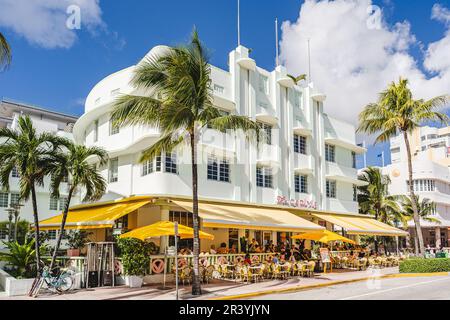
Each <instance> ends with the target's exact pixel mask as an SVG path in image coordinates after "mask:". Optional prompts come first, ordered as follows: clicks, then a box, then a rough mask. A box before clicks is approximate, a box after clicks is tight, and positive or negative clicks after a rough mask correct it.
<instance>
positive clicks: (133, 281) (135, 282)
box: [125, 276, 144, 288]
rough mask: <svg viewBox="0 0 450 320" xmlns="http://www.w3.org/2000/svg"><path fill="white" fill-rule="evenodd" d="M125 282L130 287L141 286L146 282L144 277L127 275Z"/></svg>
mask: <svg viewBox="0 0 450 320" xmlns="http://www.w3.org/2000/svg"><path fill="white" fill-rule="evenodd" d="M125 283H126V285H127V286H129V287H130V288H141V287H142V284H143V283H144V278H142V277H137V276H126V277H125Z"/></svg>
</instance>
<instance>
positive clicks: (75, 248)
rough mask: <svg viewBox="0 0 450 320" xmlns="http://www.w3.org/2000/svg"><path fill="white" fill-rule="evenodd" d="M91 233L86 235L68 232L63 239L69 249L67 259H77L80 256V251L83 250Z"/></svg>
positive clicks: (80, 232) (84, 233) (78, 232)
mask: <svg viewBox="0 0 450 320" xmlns="http://www.w3.org/2000/svg"><path fill="white" fill-rule="evenodd" d="M89 235H91V233H87V232H85V231H71V232H68V233H67V234H66V235H65V236H64V239H66V240H67V245H68V247H69V249H67V256H68V257H79V256H80V254H81V249H83V248H84V247H85V246H86V244H87V242H88V237H89Z"/></svg>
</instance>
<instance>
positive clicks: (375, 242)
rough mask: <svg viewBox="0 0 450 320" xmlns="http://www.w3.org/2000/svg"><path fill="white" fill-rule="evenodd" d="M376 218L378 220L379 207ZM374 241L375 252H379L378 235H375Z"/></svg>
mask: <svg viewBox="0 0 450 320" xmlns="http://www.w3.org/2000/svg"><path fill="white" fill-rule="evenodd" d="M375 220H378V209H377V211H376V213H375ZM373 241H374V244H375V253H377V254H378V249H379V247H378V237H377V236H374V237H373Z"/></svg>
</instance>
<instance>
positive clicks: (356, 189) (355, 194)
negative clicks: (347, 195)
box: [353, 185, 358, 202]
mask: <svg viewBox="0 0 450 320" xmlns="http://www.w3.org/2000/svg"><path fill="white" fill-rule="evenodd" d="M353 202H358V187H357V186H355V185H354V186H353Z"/></svg>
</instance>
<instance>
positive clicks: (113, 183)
mask: <svg viewBox="0 0 450 320" xmlns="http://www.w3.org/2000/svg"><path fill="white" fill-rule="evenodd" d="M163 49H164V47H156V48H154V49H153V50H151V51H150V52H149V54H148V55H149V56H151V55H154V54H157V53H158V52H159V51H160V50H163ZM229 65H230V70H229V71H225V70H221V69H219V68H216V67H212V81H213V85H212V86H213V88H214V102H215V104H216V105H217V107H218V108H220V109H221V110H222V111H223V112H224V113H231V114H239V115H246V116H248V117H250V118H252V119H254V120H256V121H259V122H260V123H261V124H263V126H264V128H265V129H266V130H267V132H268V133H269V134H270V136H269V137H268V139H267V140H268V141H266V143H265V144H264V146H262V147H261V148H260V150H259V151H258V150H257V147H256V146H255V145H251V144H248V143H246V142H245V140H244V139H242V138H240V137H238V138H237V139H236V137H235V136H234V135H233V134H228V135H227V134H222V133H218V132H215V131H212V130H205V131H204V132H203V134H202V139H201V142H200V143H201V147H200V151H201V155H203V157H202V156H200V158H202V159H201V160H203V161H202V163H201V166H200V168H199V179H200V195H201V196H202V197H205V198H212V199H224V200H236V201H244V202H252V203H259V204H270V205H273V204H276V203H277V198H278V197H279V196H282V197H285V198H286V199H288V200H290V199H295V200H303V201H304V202H302V203H301V205H302V206H306V207H314V208H318V209H322V210H329V211H337V212H358V205H357V202H356V200H355V197H354V186H355V185H358V184H359V183H360V182H358V180H357V170H356V160H355V159H356V156H357V155H358V154H362V153H364V152H365V150H364V149H363V148H360V147H358V146H356V145H355V128H354V127H353V126H352V125H350V124H348V123H344V122H342V121H339V120H337V119H333V118H331V117H329V116H327V115H326V114H325V113H324V112H323V109H324V104H325V103H326V96H325V95H324V94H322V93H320V92H319V91H317V90H316V89H315V88H314V87H313V85H310V86H306V87H301V86H296V85H295V84H294V82H293V81H292V80H291V79H290V78H288V77H287V71H286V70H285V68H283V67H278V68H277V69H276V70H274V71H272V72H268V71H266V70H263V69H261V68H259V67H257V66H256V63H255V61H254V60H252V59H251V58H250V57H249V52H248V49H246V48H244V47H242V46H241V47H239V48H237V49H236V50H235V51H233V52H231V54H230V60H229ZM134 69H135V66H132V67H130V68H127V69H125V70H121V71H119V72H117V73H115V74H112V75H110V76H108V77H107V78H105V79H104V80H102V81H101V82H100V83H98V84H97V85H96V86H95V88H94V89H93V90H92V91H91V93H90V94H89V96H88V98H87V101H86V112H85V114H84V115H83V116H82V117H81V118H80V120H79V121H78V122H77V123H76V125H75V128H74V135H75V139H76V140H77V142H79V143H85V144H86V145H88V146H92V145H96V146H101V147H103V148H105V149H106V150H108V152H109V154H110V157H111V161H110V164H109V168H104V175H105V176H107V177H108V179H109V192H111V193H113V194H117V195H120V196H130V195H143V194H152V195H158V194H160V195H186V196H189V195H191V167H190V165H189V161H190V154H189V152H183V150H179V151H178V152H177V153H176V154H173V155H163V156H162V158H161V159H155V161H154V163H151V164H144V165H142V164H140V163H139V162H138V158H139V156H140V154H141V152H142V151H143V150H144V149H145V148H148V147H149V146H151V145H152V144H153V143H154V142H156V141H157V140H158V138H159V137H160V135H159V132H158V130H156V129H154V128H142V127H128V128H125V129H121V130H119V129H116V128H112V126H111V123H110V114H111V110H112V103H113V101H114V99H115V98H117V96H118V95H120V94H124V93H127V94H129V93H132V94H136V92H135V89H134V88H133V87H131V86H130V84H129V82H130V79H131V77H132V75H133V71H134ZM331 103H332V102H330V104H331ZM208 160H209V162H208ZM208 163H209V166H208ZM213 163H214V165H212V164H213Z"/></svg>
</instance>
